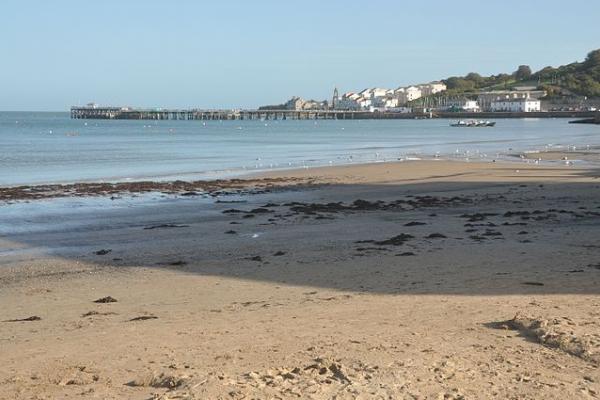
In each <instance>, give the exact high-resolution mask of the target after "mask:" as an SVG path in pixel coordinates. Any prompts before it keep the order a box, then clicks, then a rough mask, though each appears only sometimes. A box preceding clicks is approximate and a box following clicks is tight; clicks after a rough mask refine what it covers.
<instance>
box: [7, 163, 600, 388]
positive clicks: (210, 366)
mask: <svg viewBox="0 0 600 400" xmlns="http://www.w3.org/2000/svg"><path fill="white" fill-rule="evenodd" d="M599 176H600V174H599V172H598V171H596V170H590V169H581V168H574V167H573V166H557V167H548V166H539V165H523V164H513V163H510V164H499V163H459V162H446V161H427V162H425V161H422V162H400V163H385V164H384V163H379V164H369V165H361V166H358V165H354V166H345V167H332V168H319V169H310V170H299V171H282V172H277V173H274V174H270V175H269V176H268V179H272V180H274V181H276V182H277V190H271V189H272V188H266V190H258V191H255V192H253V191H250V192H244V193H242V195H241V196H240V195H239V193H238V195H236V196H228V195H224V194H222V193H218V194H217V195H216V196H215V198H214V199H213V200H212V201H210V202H207V201H205V200H203V201H201V196H194V195H186V196H178V197H176V198H168V199H161V200H160V201H157V202H156V203H155V204H148V205H142V206H139V207H131V208H129V207H119V206H117V205H115V206H114V207H112V208H111V207H109V208H107V209H105V210H102V212H99V211H98V210H90V211H89V212H88V211H86V209H85V207H84V208H83V209H79V210H78V211H77V212H72V213H69V212H65V215H64V216H63V217H62V218H61V221H59V222H54V221H49V220H48V221H45V220H44V219H43V215H42V216H41V217H40V218H39V221H40V222H39V226H37V225H36V226H33V227H31V229H30V230H25V231H19V230H17V229H15V232H14V233H7V234H4V235H3V236H0V249H2V251H1V252H0V256H1V258H0V264H1V265H0V288H1V290H0V302H1V304H2V305H3V307H2V310H0V320H1V321H2V322H0V349H1V352H0V365H2V368H0V382H1V383H2V387H3V389H2V391H1V393H0V399H31V398H35V399H54V398H102V399H105V398H109V399H111V398H115V399H116V398H128V399H149V398H155V399H175V398H178V399H205V398H215V399H217V398H222V399H243V398H286V399H287V398H314V399H328V398H334V397H335V398H340V399H346V398H348V399H355V398H365V399H366V398H368V399H371V398H381V399H383V398H407V399H414V398H416V399H429V398H433V399H437V398H441V399H461V398H467V399H472V398H497V399H506V398H519V399H520V398H532V399H538V398H539V399H552V398H556V399H558V398H561V399H563V398H597V397H598V396H599V394H600V371H598V362H599V361H600V359H599V357H598V350H599V343H600V334H599V332H600V331H599V329H598V328H599V324H600V313H599V312H598V306H599V305H600V296H599V291H600V289H599V288H600V286H599V284H600V246H599V245H598V243H597V237H598V233H599V228H600V208H599V207H600V204H598V201H597V193H598V189H600V181H599V180H598V177H599ZM263 178H264V177H263V176H260V177H256V178H253V179H258V180H260V179H263ZM286 182H290V183H292V184H293V185H294V186H293V187H290V188H289V190H288V189H286ZM299 182H303V185H302V186H297V185H296V184H297V183H299ZM304 183H306V184H304ZM249 186H251V185H249ZM242 187H246V186H244V185H243V184H242ZM36 201H40V200H36ZM41 201H50V200H41ZM4 207H9V206H4ZM35 221H38V219H35ZM14 223H15V226H18V225H22V226H26V227H29V226H30V225H28V224H31V221H30V217H28V216H24V217H23V221H22V223H21V224H19V220H18V218H17V219H15V222H14ZM107 297H110V298H107ZM97 300H99V302H95V301H97Z"/></svg>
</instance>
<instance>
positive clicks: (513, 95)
mask: <svg viewBox="0 0 600 400" xmlns="http://www.w3.org/2000/svg"><path fill="white" fill-rule="evenodd" d="M544 96H546V91H545V90H524V91H521V90H494V91H492V92H481V93H479V95H478V96H477V103H479V106H480V107H481V109H482V110H483V111H492V103H493V102H499V101H502V100H510V99H526V98H530V97H532V98H534V99H539V98H540V97H544Z"/></svg>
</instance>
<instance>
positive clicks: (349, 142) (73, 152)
mask: <svg viewBox="0 0 600 400" xmlns="http://www.w3.org/2000/svg"><path fill="white" fill-rule="evenodd" d="M450 122H451V121H449V120H440V119H435V120H354V121H352V120H339V121H334V120H319V121H295V120H287V121H206V122H203V121H125V120H118V121H109V120H71V119H70V118H69V114H68V113H26V112H3V113H0V185H4V186H8V185H22V184H41V183H66V182H75V181H101V180H102V181H124V180H140V179H214V178H221V177H230V176H236V175H242V174H245V173H248V172H253V171H261V170H269V169H280V168H297V167H312V166H320V165H339V164H348V163H363V162H372V161H384V160H385V161H390V160H397V159H401V158H407V157H417V158H419V157H423V158H426V157H432V156H436V155H439V156H440V157H442V158H457V159H466V158H469V159H471V160H477V159H482V158H483V159H501V158H503V157H506V156H507V155H508V154H511V153H514V152H518V151H527V150H536V149H543V148H545V147H546V146H554V147H562V146H573V145H575V146H580V147H581V146H587V145H592V146H593V145H598V144H600V129H598V126H595V125H581V124H577V125H569V124H568V120H566V119H508V120H502V119H501V120H498V121H497V126H496V127H495V128H478V129H474V128H472V129H467V128H452V127H450V126H449V123H450Z"/></svg>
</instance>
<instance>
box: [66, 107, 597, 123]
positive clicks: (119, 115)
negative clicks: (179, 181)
mask: <svg viewBox="0 0 600 400" xmlns="http://www.w3.org/2000/svg"><path fill="white" fill-rule="evenodd" d="M597 114H598V113H597V112H589V111H540V112H469V113H467V112H436V111H433V112H427V113H423V112H421V113H402V112H393V111H374V112H371V111H346V110H200V109H169V110H168V109H160V108H159V109H136V108H127V107H97V106H93V107H89V106H88V107H71V118H72V119H131V120H184V121H188V120H190V121H191V120H198V121H210V120H221V121H227V120H263V121H264V120H288V119H290V120H316V119H339V120H346V119H425V118H448V119H497V118H597Z"/></svg>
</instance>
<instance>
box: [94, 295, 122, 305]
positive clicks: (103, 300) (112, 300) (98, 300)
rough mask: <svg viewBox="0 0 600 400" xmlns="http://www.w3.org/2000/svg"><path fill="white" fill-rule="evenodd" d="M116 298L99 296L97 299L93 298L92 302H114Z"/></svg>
mask: <svg viewBox="0 0 600 400" xmlns="http://www.w3.org/2000/svg"><path fill="white" fill-rule="evenodd" d="M116 302H117V299H115V298H114V297H111V296H106V297H101V298H99V299H96V300H94V303H116Z"/></svg>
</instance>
